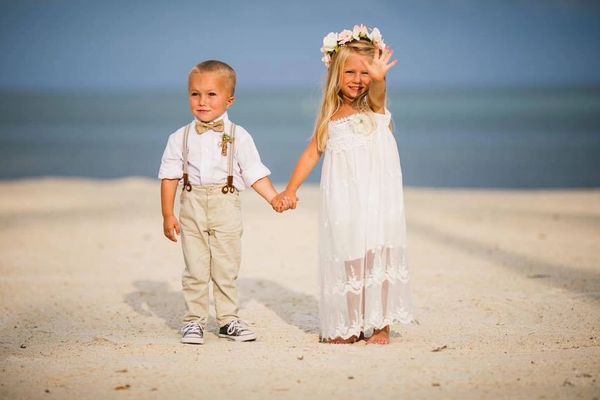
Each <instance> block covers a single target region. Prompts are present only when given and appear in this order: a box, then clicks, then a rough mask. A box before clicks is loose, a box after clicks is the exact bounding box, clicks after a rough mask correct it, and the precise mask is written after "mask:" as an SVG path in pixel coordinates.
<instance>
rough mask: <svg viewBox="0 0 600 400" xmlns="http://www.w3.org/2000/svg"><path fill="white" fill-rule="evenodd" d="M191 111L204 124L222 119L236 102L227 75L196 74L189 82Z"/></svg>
mask: <svg viewBox="0 0 600 400" xmlns="http://www.w3.org/2000/svg"><path fill="white" fill-rule="evenodd" d="M188 92H189V99H190V110H191V111H192V114H194V116H195V117H196V118H198V119H199V120H200V121H202V122H210V121H213V120H214V119H215V118H218V117H220V116H221V115H222V114H223V113H224V112H225V111H226V110H227V109H228V108H229V107H231V105H232V104H233V102H234V101H235V97H234V96H232V94H231V92H232V88H231V83H230V81H229V79H227V75H226V74H224V73H222V72H196V73H194V74H192V76H191V77H190V82H189V88H188Z"/></svg>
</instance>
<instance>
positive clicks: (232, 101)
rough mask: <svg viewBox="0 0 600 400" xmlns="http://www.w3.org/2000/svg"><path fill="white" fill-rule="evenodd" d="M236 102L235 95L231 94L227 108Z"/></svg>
mask: <svg viewBox="0 0 600 400" xmlns="http://www.w3.org/2000/svg"><path fill="white" fill-rule="evenodd" d="M233 103H235V96H231V97H230V98H228V99H227V108H229V107H231V106H232V105H233Z"/></svg>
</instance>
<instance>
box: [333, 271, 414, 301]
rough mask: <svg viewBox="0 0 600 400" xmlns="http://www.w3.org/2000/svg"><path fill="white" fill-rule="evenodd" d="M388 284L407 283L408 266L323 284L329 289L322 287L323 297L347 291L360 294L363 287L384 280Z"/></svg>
mask: <svg viewBox="0 0 600 400" xmlns="http://www.w3.org/2000/svg"><path fill="white" fill-rule="evenodd" d="M386 281H387V282H389V283H390V284H392V285H393V284H395V283H402V284H408V282H409V271H408V268H406V267H404V268H400V269H398V270H395V271H385V272H383V271H382V272H381V273H375V274H372V275H368V276H366V277H365V279H364V280H363V279H357V278H355V279H349V280H347V281H345V282H338V283H336V284H334V285H331V286H330V285H324V286H325V287H330V288H331V289H324V290H323V295H324V296H325V297H330V296H345V295H346V294H348V293H354V294H360V293H361V292H362V291H363V290H364V289H365V288H368V287H372V286H381V285H382V284H383V283H384V282H386Z"/></svg>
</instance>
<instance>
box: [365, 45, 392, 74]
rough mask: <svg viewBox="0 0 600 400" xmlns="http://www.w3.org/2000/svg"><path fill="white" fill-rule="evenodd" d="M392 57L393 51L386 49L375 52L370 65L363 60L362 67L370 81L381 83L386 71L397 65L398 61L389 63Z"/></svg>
mask: <svg viewBox="0 0 600 400" xmlns="http://www.w3.org/2000/svg"><path fill="white" fill-rule="evenodd" d="M392 55H394V50H392V49H390V48H387V47H386V48H385V49H384V50H383V51H378V50H376V51H375V55H373V60H372V61H371V63H368V62H366V61H364V60H363V65H364V67H365V68H366V69H367V72H368V73H369V77H371V79H372V80H374V81H383V80H384V79H385V75H386V74H387V73H388V71H389V70H390V69H392V67H393V66H395V65H396V64H397V63H398V60H394V61H391V62H390V59H391V58H392Z"/></svg>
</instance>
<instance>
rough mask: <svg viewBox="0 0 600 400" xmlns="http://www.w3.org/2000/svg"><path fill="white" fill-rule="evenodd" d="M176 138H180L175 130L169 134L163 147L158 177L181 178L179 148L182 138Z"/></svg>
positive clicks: (181, 159) (181, 161)
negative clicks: (165, 145)
mask: <svg viewBox="0 0 600 400" xmlns="http://www.w3.org/2000/svg"><path fill="white" fill-rule="evenodd" d="M179 136H181V135H179ZM178 139H180V138H179V137H178V135H177V132H176V133H174V134H172V135H171V136H169V140H168V141H167V147H165V151H164V153H163V156H162V160H161V162H160V169H159V171H158V178H159V179H181V177H182V176H183V154H182V148H181V146H182V145H183V143H182V140H183V138H181V140H178Z"/></svg>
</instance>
